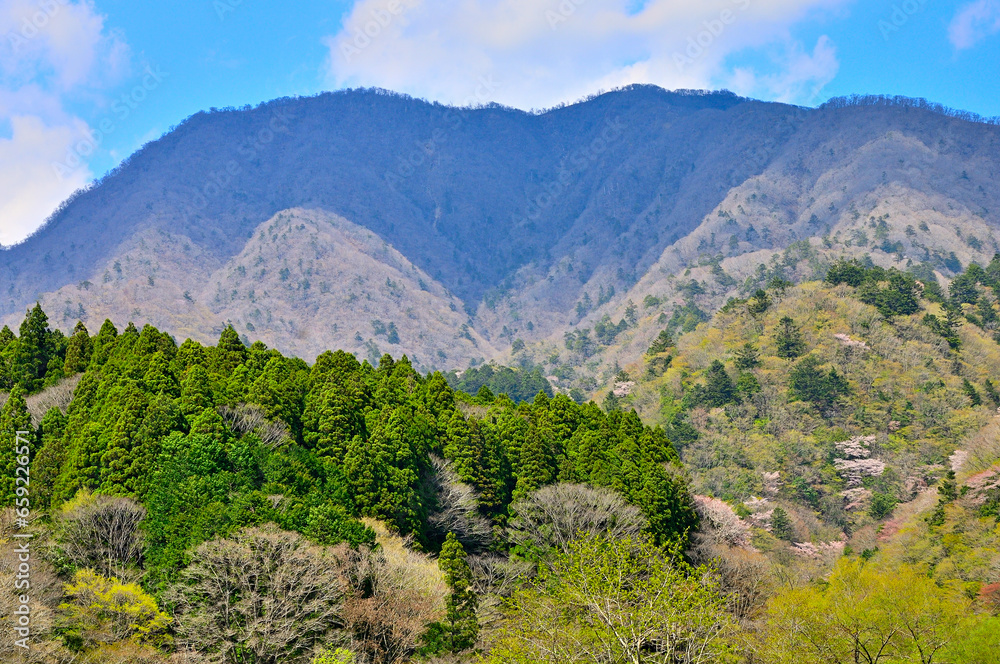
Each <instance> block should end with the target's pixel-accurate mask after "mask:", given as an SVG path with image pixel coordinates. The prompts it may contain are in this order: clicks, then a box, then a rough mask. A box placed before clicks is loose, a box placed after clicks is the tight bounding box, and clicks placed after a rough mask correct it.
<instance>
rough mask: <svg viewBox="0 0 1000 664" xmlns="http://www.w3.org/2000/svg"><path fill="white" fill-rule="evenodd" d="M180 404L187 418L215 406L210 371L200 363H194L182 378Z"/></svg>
mask: <svg viewBox="0 0 1000 664" xmlns="http://www.w3.org/2000/svg"><path fill="white" fill-rule="evenodd" d="M179 405H180V409H181V412H182V413H183V414H184V416H185V417H187V418H193V417H196V416H198V415H200V414H201V413H202V411H204V410H205V409H207V408H213V407H214V406H215V397H214V394H213V392H212V384H211V379H210V378H209V376H208V371H206V370H205V367H203V366H201V365H200V364H194V365H192V366H191V367H190V368H189V369H188V370H187V371H186V372H185V374H184V378H182V379H181V396H180V401H179Z"/></svg>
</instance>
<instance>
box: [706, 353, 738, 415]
mask: <svg viewBox="0 0 1000 664" xmlns="http://www.w3.org/2000/svg"><path fill="white" fill-rule="evenodd" d="M705 381H706V382H705V387H704V389H703V390H702V391H701V393H700V394H699V395H698V401H699V402H701V403H704V404H705V405H706V406H708V407H709V408H720V407H722V406H725V405H726V404H729V403H733V402H735V401H736V400H737V399H738V393H737V391H736V386H735V385H733V380H732V379H731V378H730V377H729V374H728V373H727V372H726V367H725V365H724V364H722V362H720V361H719V360H715V361H713V362H712V365H711V366H710V367H709V368H708V372H707V374H706V378H705Z"/></svg>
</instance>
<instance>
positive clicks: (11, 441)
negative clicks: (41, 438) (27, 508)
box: [0, 386, 35, 507]
mask: <svg viewBox="0 0 1000 664" xmlns="http://www.w3.org/2000/svg"><path fill="white" fill-rule="evenodd" d="M34 433H35V432H34V429H33V428H32V426H31V415H29V414H28V404H27V402H25V400H24V392H23V391H22V390H21V388H20V387H19V386H15V387H14V389H13V390H12V391H11V393H10V397H9V398H8V399H7V403H5V404H4V405H3V409H2V410H0V506H2V507H11V506H13V505H14V504H15V499H18V498H22V499H23V498H24V497H26V496H27V495H28V488H27V487H28V481H29V480H28V479H27V478H26V477H25V475H24V471H21V473H20V474H19V473H18V472H17V468H19V467H24V468H30V466H29V463H28V460H29V459H30V457H31V456H33V454H34V452H33V450H32V447H33V446H34V445H33V444H34ZM18 477H20V478H21V482H18V481H17V478H18ZM20 504H21V506H23V505H24V502H23V501H22V502H21V503H20Z"/></svg>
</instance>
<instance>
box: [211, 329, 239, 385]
mask: <svg viewBox="0 0 1000 664" xmlns="http://www.w3.org/2000/svg"><path fill="white" fill-rule="evenodd" d="M246 360H247V347H246V346H244V345H243V342H242V341H241V340H240V335H239V334H237V333H236V330H234V329H233V326H232V325H227V326H226V329H224V330H223V331H222V334H221V335H220V336H219V344H218V346H216V347H215V348H214V349H213V350H212V371H213V372H214V373H215V374H216V375H219V376H223V377H228V376H229V375H230V374H231V373H232V372H233V369H235V368H236V367H238V366H239V365H241V364H243V363H244V362H246Z"/></svg>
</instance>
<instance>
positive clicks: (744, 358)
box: [733, 341, 760, 371]
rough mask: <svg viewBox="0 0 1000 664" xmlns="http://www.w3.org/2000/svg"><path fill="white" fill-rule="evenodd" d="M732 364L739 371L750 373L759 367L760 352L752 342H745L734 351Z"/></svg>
mask: <svg viewBox="0 0 1000 664" xmlns="http://www.w3.org/2000/svg"><path fill="white" fill-rule="evenodd" d="M733 364H734V365H735V366H736V368H737V369H739V370H740V371H751V370H753V369H756V368H757V367H759V366H760V351H759V350H757V347H756V346H754V345H753V343H752V342H749V341H748V342H746V343H744V344H743V345H742V346H740V348H739V349H738V350H737V351H736V358H735V359H734V360H733Z"/></svg>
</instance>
